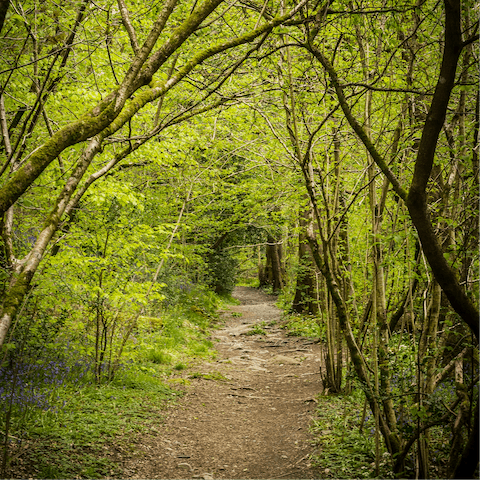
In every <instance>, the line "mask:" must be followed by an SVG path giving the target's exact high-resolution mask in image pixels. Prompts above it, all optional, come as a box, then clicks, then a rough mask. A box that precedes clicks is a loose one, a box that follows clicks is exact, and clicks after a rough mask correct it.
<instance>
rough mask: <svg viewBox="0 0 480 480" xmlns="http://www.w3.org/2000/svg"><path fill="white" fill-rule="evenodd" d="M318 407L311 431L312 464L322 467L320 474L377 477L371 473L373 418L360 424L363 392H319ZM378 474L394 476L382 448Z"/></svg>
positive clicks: (373, 450)
mask: <svg viewBox="0 0 480 480" xmlns="http://www.w3.org/2000/svg"><path fill="white" fill-rule="evenodd" d="M317 399H318V407H317V410H316V411H315V418H314V420H313V423H312V427H311V431H312V433H313V434H314V436H315V439H316V444H317V452H318V453H316V454H315V456H314V457H313V458H312V460H313V464H314V465H315V466H317V467H318V468H320V469H321V472H322V478H339V479H340V478H342V479H343V478H344V479H348V478H377V477H376V476H375V473H374V464H375V463H374V462H375V443H374V421H373V417H372V416H370V415H369V416H368V417H367V419H366V422H365V423H364V425H363V428H362V429H360V425H361V408H360V405H361V404H362V400H363V399H362V395H361V394H360V393H359V391H356V392H354V393H353V394H352V395H350V396H318V397H317ZM380 467H381V470H380V474H379V476H378V478H394V477H393V476H392V472H391V469H390V460H389V455H388V453H387V452H386V451H385V449H382V461H381V465H380Z"/></svg>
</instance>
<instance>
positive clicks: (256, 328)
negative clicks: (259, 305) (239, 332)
mask: <svg viewBox="0 0 480 480" xmlns="http://www.w3.org/2000/svg"><path fill="white" fill-rule="evenodd" d="M265 325H266V324H265V322H261V323H257V324H256V325H253V326H252V329H251V330H249V331H248V332H247V333H245V335H266V334H267V332H266V331H265V330H264V329H263V328H262V327H264V326H265Z"/></svg>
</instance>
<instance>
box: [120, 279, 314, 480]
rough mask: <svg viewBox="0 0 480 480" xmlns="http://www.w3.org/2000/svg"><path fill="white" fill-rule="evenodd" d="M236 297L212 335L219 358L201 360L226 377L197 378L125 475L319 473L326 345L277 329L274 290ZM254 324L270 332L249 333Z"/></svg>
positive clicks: (210, 372)
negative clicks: (318, 409)
mask: <svg viewBox="0 0 480 480" xmlns="http://www.w3.org/2000/svg"><path fill="white" fill-rule="evenodd" d="M234 296H235V297H236V298H238V299H239V300H240V301H241V305H239V306H235V307H232V308H231V310H230V311H229V312H225V313H224V314H223V315H224V318H225V319H226V320H227V321H226V325H225V327H223V328H222V329H219V330H217V331H215V333H214V334H213V337H214V339H218V340H217V342H218V343H217V348H218V351H219V356H218V358H217V360H216V361H213V362H208V363H207V362H206V363H204V364H202V365H201V366H198V367H196V371H198V372H200V373H202V374H204V375H205V376H206V377H209V376H211V377H214V378H215V377H220V375H222V376H224V377H226V378H227V381H219V380H212V379H208V378H205V377H202V376H200V377H198V378H193V379H191V380H190V382H191V384H190V385H189V386H187V387H186V394H185V396H184V397H182V399H181V400H180V401H179V403H178V404H177V405H175V406H173V407H171V409H170V410H169V411H168V412H167V418H166V420H165V421H164V423H163V424H161V425H158V428H157V429H156V430H157V431H156V436H152V435H148V436H146V437H144V438H143V439H142V442H141V444H140V445H141V446H140V454H139V455H138V456H136V458H135V459H132V460H131V461H130V462H129V463H128V465H126V469H125V475H126V476H128V477H130V478H148V479H153V478H163V479H184V478H204V479H212V478H232V479H233V478H249V479H252V478H256V479H265V478H270V479H273V478H278V479H289V478H290V479H291V478H315V477H317V478H318V473H316V472H315V470H314V469H313V468H312V467H311V466H310V463H309V456H310V454H311V453H312V452H313V450H314V447H313V446H312V444H311V441H312V440H313V438H312V436H311V435H310V434H309V432H308V427H309V423H310V420H311V415H312V413H313V411H314V409H315V405H316V404H315V401H314V396H315V395H316V394H317V393H318V392H319V391H320V389H321V385H320V376H319V360H320V358H321V356H320V345H318V344H316V343H314V342H312V340H310V339H306V338H299V337H287V336H286V335H285V332H284V330H282V329H280V328H278V326H277V325H276V324H275V322H277V321H279V320H280V310H279V309H278V308H276V307H275V306H274V303H273V302H274V297H272V296H268V295H265V294H263V293H261V292H259V291H257V290H255V289H252V288H247V287H238V288H236V289H235V292H234ZM255 324H260V325H262V328H263V329H264V330H265V331H266V332H268V333H267V335H245V333H246V332H248V331H250V330H251V329H252V326H253V325H255ZM269 324H270V325H269ZM260 325H259V326H260ZM181 375H182V374H179V376H181ZM189 375H190V376H191V375H192V373H191V372H186V373H185V372H184V373H183V376H185V377H188V376H189Z"/></svg>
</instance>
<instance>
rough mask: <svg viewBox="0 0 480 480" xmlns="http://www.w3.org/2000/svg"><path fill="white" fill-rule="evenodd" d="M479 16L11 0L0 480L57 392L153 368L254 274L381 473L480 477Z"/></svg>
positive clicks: (272, 4)
mask: <svg viewBox="0 0 480 480" xmlns="http://www.w3.org/2000/svg"><path fill="white" fill-rule="evenodd" d="M478 15H479V11H478V4H477V5H476V4H475V2H473V0H464V1H463V2H460V0H444V1H434V0H419V1H410V0H402V1H400V2H397V1H391V0H382V1H364V0H351V1H343V2H339V1H328V0H326V1H324V0H319V1H316V0H281V1H276V0H265V2H263V1H256V0H195V1H190V0H165V1H162V2H156V1H152V2H140V1H137V0H98V1H95V2H93V1H90V0H57V1H53V0H38V1H35V2H34V1H31V0H27V1H16V0H15V1H13V0H12V1H10V2H9V1H8V0H7V1H5V0H2V1H1V2H0V27H1V32H0V126H1V134H2V137H1V144H0V168H1V172H0V173H1V178H0V210H1V218H2V222H1V250H0V289H1V292H2V303H1V307H0V344H1V345H2V350H1V359H0V361H1V367H0V368H1V370H0V403H1V404H2V408H1V418H0V439H1V442H2V451H3V454H2V455H3V458H2V470H3V472H4V474H5V475H6V474H7V473H5V472H8V466H9V462H10V460H11V458H13V457H14V453H15V448H14V447H12V446H11V442H12V441H13V440H12V438H13V439H18V438H22V435H27V436H28V435H29V434H30V433H31V432H30V430H28V428H30V429H31V428H33V427H31V425H32V424H34V425H36V424H35V422H36V421H37V420H35V419H37V418H40V417H42V414H40V413H35V412H44V411H46V410H49V409H50V410H52V407H51V406H52V405H54V404H55V402H61V401H62V396H61V392H62V390H61V388H60V384H62V385H63V384H64V383H65V385H64V386H63V387H62V388H64V389H65V392H66V391H67V390H68V388H70V389H72V388H73V389H75V388H77V389H78V388H81V385H82V382H83V381H85V382H87V380H83V379H87V378H89V379H90V380H89V382H90V381H93V383H94V384H95V385H97V387H96V388H100V386H101V385H104V384H105V383H108V382H114V381H117V382H121V379H122V378H127V377H125V375H126V374H125V370H128V369H137V370H135V371H136V372H137V376H138V375H140V374H141V373H142V372H143V374H145V375H146V374H147V373H148V372H147V371H146V370H148V369H146V367H145V365H147V366H148V365H151V364H156V363H167V362H168V355H172V354H171V353H169V348H170V347H172V341H173V340H171V338H173V333H172V332H173V331H174V330H175V329H180V327H181V326H182V325H184V324H185V322H186V323H188V324H189V325H190V327H191V330H192V332H194V333H192V335H194V334H195V335H197V334H200V331H201V330H204V329H207V328H208V322H209V321H210V320H209V318H210V317H211V316H212V315H213V312H214V311H215V308H217V307H218V301H219V300H218V298H220V297H221V296H225V295H228V294H230V293H231V291H232V289H233V287H234V286H235V284H236V282H250V284H252V285H257V286H259V287H263V288H267V289H270V290H271V291H273V292H276V293H278V294H279V301H280V302H281V305H282V307H283V308H284V310H285V314H286V315H291V316H295V318H297V321H298V322H300V323H301V322H302V321H305V322H307V321H308V322H310V323H311V321H312V319H313V320H314V323H315V324H316V325H317V328H318V332H320V333H318V336H319V338H321V341H322V342H324V345H325V358H324V365H325V368H324V369H323V370H322V382H323V387H324V393H325V394H327V395H337V394H343V395H348V394H352V392H357V394H358V393H359V392H360V393H361V397H359V398H360V400H359V406H358V408H359V409H360V410H362V408H363V407H365V410H364V415H365V411H369V412H370V413H371V415H372V416H373V418H374V423H375V440H376V457H377V459H376V461H377V466H378V464H379V462H380V458H384V457H382V455H383V453H382V452H386V455H387V457H388V459H389V460H388V465H389V469H390V471H391V472H392V476H398V477H403V478H432V477H433V478H435V477H449V478H470V477H473V476H474V475H475V470H476V467H477V464H478V450H479V445H478V438H479V427H478V423H479V415H478V381H479V377H478V374H479V368H478V367H479V366H478V321H479V314H478V285H479V271H478V269H479V259H478V241H479V238H478V237H479V225H478V192H479V175H478V173H479V172H478V169H479V161H478V153H479V152H478V143H477V142H478V129H479V92H478V56H479V52H478V27H479V25H478ZM182 312H183V313H182ZM185 312H187V313H185ZM186 314H189V315H197V317H195V318H196V320H195V319H194V320H192V319H191V318H190V320H188V321H187V320H185V321H184V318H186V317H184V315H186ZM182 315H183V317H182ZM167 319H169V320H168V321H167ZM178 319H180V320H178ZM199 319H201V320H199ZM302 319H303V320H302ZM168 322H170V323H168ZM175 322H177V323H175ZM182 322H184V323H183V324H182ZM195 322H197V323H195ZM190 327H189V328H190ZM140 337H141V338H142V342H143V343H142V344H143V347H144V348H143V350H142V349H140V348H138V338H140ZM154 338H155V341H156V342H157V343H156V344H155V345H157V347H158V348H157V347H156V348H157V349H156V350H154V349H153V343H152V342H153V339H154ZM149 342H150V343H149ZM162 342H163V343H162ZM169 342H170V343H169ZM200 347H201V344H200V343H199V344H198V345H197V353H198V352H199V351H200V350H201V348H200ZM145 352H147V353H148V354H147V353H145ZM192 355H193V353H192ZM142 368H143V370H140V369H142ZM150 370H151V369H150ZM122 375H123V377H122ZM119 379H120V380H119ZM62 382H63V383H62ZM67 384H68V385H70V387H68V386H67ZM53 390H55V391H56V392H57V393H55V394H53V393H52V392H53ZM58 392H60V393H58ZM57 397H58V398H57ZM362 398H363V400H362ZM53 410H54V409H53ZM51 414H52V415H54V413H51ZM42 418H43V417H42ZM29 432H30V433H29ZM12 452H13V453H12ZM477 472H478V471H477ZM477 474H478V473H477Z"/></svg>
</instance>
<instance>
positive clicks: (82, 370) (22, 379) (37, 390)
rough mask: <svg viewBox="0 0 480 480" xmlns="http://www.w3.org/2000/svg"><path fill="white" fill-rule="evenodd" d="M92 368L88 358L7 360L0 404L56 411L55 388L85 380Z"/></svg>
mask: <svg viewBox="0 0 480 480" xmlns="http://www.w3.org/2000/svg"><path fill="white" fill-rule="evenodd" d="M91 371H92V365H91V363H90V362H88V361H76V362H74V363H68V362H67V361H65V360H64V359H60V358H57V359H53V360H45V361H43V362H42V361H38V360H37V361H34V360H30V361H24V362H16V361H13V362H5V363H4V365H2V366H0V405H1V406H2V410H4V411H6V409H7V408H8V407H9V405H12V406H14V407H17V408H19V409H20V410H25V409H27V408H38V409H42V410H52V411H55V407H54V405H55V403H56V401H57V400H58V394H56V390H57V388H58V387H61V386H65V385H67V384H72V383H73V384H79V383H84V382H86V380H87V375H88V374H89V373H90V372H91Z"/></svg>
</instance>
